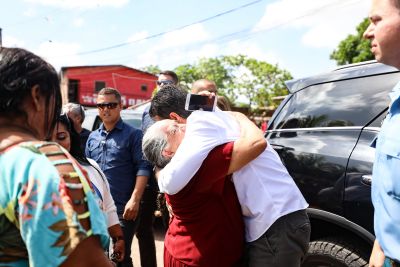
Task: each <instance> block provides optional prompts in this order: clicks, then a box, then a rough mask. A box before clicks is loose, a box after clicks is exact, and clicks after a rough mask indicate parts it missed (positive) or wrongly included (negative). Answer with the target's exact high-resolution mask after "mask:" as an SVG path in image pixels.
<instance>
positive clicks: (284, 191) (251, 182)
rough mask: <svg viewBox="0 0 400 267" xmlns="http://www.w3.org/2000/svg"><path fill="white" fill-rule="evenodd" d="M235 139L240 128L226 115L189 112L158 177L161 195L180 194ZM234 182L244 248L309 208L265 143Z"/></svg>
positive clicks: (270, 148)
mask: <svg viewBox="0 0 400 267" xmlns="http://www.w3.org/2000/svg"><path fill="white" fill-rule="evenodd" d="M239 135H240V129H239V124H238V122H237V121H236V120H235V118H234V117H232V115H230V114H229V113H227V112H223V111H220V110H216V111H215V112H208V111H195V112H193V113H192V114H191V115H190V116H189V117H188V119H187V122H186V133H185V137H184V139H183V141H182V143H181V144H180V146H179V148H178V150H177V151H176V153H175V155H174V157H173V158H172V159H171V162H170V163H169V164H168V165H167V166H166V167H165V168H164V169H163V170H162V171H161V172H160V175H159V179H158V184H159V187H160V190H161V192H166V193H168V194H176V193H178V192H179V191H180V190H181V189H182V188H184V187H185V185H186V184H187V183H188V182H189V181H190V179H191V178H192V177H193V176H194V175H195V174H196V172H197V171H198V170H199V168H200V166H201V165H202V163H203V161H204V159H205V158H206V157H207V155H208V153H209V152H210V151H211V150H212V149H213V148H215V147H216V146H218V145H221V144H224V143H227V142H231V141H234V140H236V139H238V137H239ZM233 182H234V185H235V189H236V192H237V196H238V199H239V202H240V205H241V208H242V213H243V216H244V222H245V229H246V241H247V242H251V241H254V240H256V239H258V238H259V237H260V236H261V235H262V234H263V233H265V232H266V231H267V230H268V228H269V227H270V226H271V225H272V224H273V223H274V222H275V221H276V220H277V219H278V218H280V217H282V216H284V215H286V214H289V213H292V212H294V211H297V210H302V209H305V208H307V207H308V204H307V202H306V201H305V199H304V197H303V195H302V194H301V192H300V190H299V189H298V188H297V186H296V184H295V183H294V181H293V179H292V177H291V176H290V175H289V173H288V172H287V170H286V168H285V167H284V165H283V164H282V162H281V160H280V158H279V156H278V154H277V153H276V151H275V150H274V149H273V148H272V147H271V146H270V144H269V143H268V144H267V148H266V149H265V151H264V152H263V153H261V154H260V155H259V156H258V157H257V158H256V159H254V160H253V161H251V162H250V163H248V164H247V165H246V166H244V167H243V168H241V169H240V170H238V171H236V172H235V173H233Z"/></svg>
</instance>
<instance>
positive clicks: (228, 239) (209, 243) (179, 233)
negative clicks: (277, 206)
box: [142, 114, 266, 267]
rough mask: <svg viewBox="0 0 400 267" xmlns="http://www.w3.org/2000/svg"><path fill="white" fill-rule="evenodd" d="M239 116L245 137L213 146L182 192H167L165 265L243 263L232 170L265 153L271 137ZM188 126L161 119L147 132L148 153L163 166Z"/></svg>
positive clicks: (145, 147)
mask: <svg viewBox="0 0 400 267" xmlns="http://www.w3.org/2000/svg"><path fill="white" fill-rule="evenodd" d="M235 117H236V118H237V119H238V123H239V124H240V125H241V126H242V127H243V128H244V129H246V130H244V131H242V132H241V135H240V137H239V138H238V139H237V140H236V141H235V142H226V143H225V144H221V145H219V146H217V147H215V148H214V149H212V150H211V151H210V153H208V155H207V156H206V158H205V159H204V161H203V162H202V164H201V166H200V168H199V169H198V171H197V172H196V173H195V174H194V176H193V177H192V179H191V181H190V182H189V183H188V184H187V185H186V186H184V188H183V189H182V190H180V192H178V193H176V194H171V195H169V194H167V195H166V200H167V202H168V204H169V205H170V207H171V210H172V217H171V222H170V225H169V228H168V231H167V233H166V237H165V241H164V244H165V249H164V266H207V267H208V266H219V267H231V266H243V265H242V263H243V252H244V225H243V219H242V213H241V209H240V204H239V201H238V198H237V194H236V191H235V186H234V184H233V183H232V180H231V175H230V174H232V173H233V172H234V171H237V170H238V169H240V168H242V167H243V166H244V165H246V164H247V163H249V162H250V161H251V160H253V159H255V158H256V157H257V156H258V155H260V153H261V152H262V151H264V149H265V147H266V141H265V139H264V137H263V134H262V132H261V131H260V130H259V129H258V128H257V127H256V126H255V125H254V124H252V123H251V121H249V120H248V119H247V118H246V117H245V116H244V115H243V114H235ZM185 131H186V125H185V124H179V123H177V122H176V121H173V120H163V121H158V122H156V123H155V124H154V125H152V126H151V127H150V128H148V130H147V132H146V133H145V135H144V137H143V143H142V147H143V153H144V155H145V157H146V158H147V159H148V160H149V161H150V162H152V163H153V164H154V165H155V166H157V167H159V168H162V167H164V166H165V165H166V164H167V163H168V161H169V160H170V159H171V157H173V156H174V153H175V152H176V150H177V149H178V147H179V145H180V143H181V142H182V140H183V138H184V135H185ZM176 264H178V265H176Z"/></svg>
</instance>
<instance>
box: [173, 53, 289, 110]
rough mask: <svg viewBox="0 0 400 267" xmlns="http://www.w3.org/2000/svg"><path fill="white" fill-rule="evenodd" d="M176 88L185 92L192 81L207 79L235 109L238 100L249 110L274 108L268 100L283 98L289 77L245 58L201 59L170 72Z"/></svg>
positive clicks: (281, 71)
mask: <svg viewBox="0 0 400 267" xmlns="http://www.w3.org/2000/svg"><path fill="white" fill-rule="evenodd" d="M174 71H175V72H176V74H177V75H178V77H179V80H180V85H181V86H182V87H183V88H186V89H187V90H189V89H190V88H191V86H192V84H193V82H194V81H196V80H199V79H209V80H212V81H214V82H215V83H216V85H217V87H218V91H219V93H220V94H222V95H224V96H226V97H227V98H228V99H229V101H230V102H231V103H233V104H234V105H236V106H243V103H239V101H238V99H239V97H242V98H244V99H246V103H245V104H246V105H247V106H249V107H250V108H257V107H265V106H271V105H274V103H273V102H272V101H271V98H272V97H274V96H281V95H286V94H287V89H286V86H285V84H284V81H286V80H289V79H292V76H291V74H290V73H289V72H288V71H286V70H282V69H280V68H279V67H278V66H277V65H271V64H269V63H267V62H265V61H259V60H256V59H254V58H249V57H247V56H245V55H236V56H219V57H215V58H202V59H200V60H199V61H198V62H196V63H194V64H184V65H180V66H178V67H176V68H175V69H174Z"/></svg>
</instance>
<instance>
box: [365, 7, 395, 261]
mask: <svg viewBox="0 0 400 267" xmlns="http://www.w3.org/2000/svg"><path fill="white" fill-rule="evenodd" d="M370 21H371V23H370V25H369V27H368V28H367V29H366V31H365V33H364V37H365V38H367V39H369V40H371V47H372V48H371V51H372V53H373V54H374V55H375V58H376V60H377V61H379V62H381V63H384V64H387V65H391V66H394V67H396V68H397V69H400V1H399V0H372V8H371V12H370ZM390 99H391V103H390V106H389V112H388V114H387V115H386V118H385V120H384V122H383V124H382V127H381V131H380V133H379V134H378V138H377V140H376V142H374V145H375V146H376V152H375V162H374V167H373V171H372V181H373V182H372V190H371V191H372V203H373V205H374V208H375V215H374V230H375V235H376V240H375V243H374V247H373V250H372V254H371V257H370V262H369V266H371V267H378V266H400V253H399V252H400V213H399V212H398V211H399V210H400V190H399V188H400V157H399V155H400V137H399V134H398V132H399V131H400V82H399V83H398V84H397V85H396V86H395V88H394V89H393V91H392V93H390Z"/></svg>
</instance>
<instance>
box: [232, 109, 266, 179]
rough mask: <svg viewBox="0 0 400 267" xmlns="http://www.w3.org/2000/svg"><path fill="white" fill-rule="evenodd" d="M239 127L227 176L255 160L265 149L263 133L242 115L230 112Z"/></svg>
mask: <svg viewBox="0 0 400 267" xmlns="http://www.w3.org/2000/svg"><path fill="white" fill-rule="evenodd" d="M232 115H233V116H234V117H235V118H236V120H237V121H238V123H239V125H240V137H239V139H237V140H236V141H235V143H234V146H233V151H232V159H231V163H230V165H229V169H228V174H231V173H233V172H235V171H237V170H239V169H241V168H242V167H243V166H245V165H246V164H247V163H249V162H250V161H252V160H254V159H255V158H257V157H258V156H259V155H260V154H261V153H262V152H263V151H264V150H265V148H266V147H267V141H266V140H265V138H264V134H263V132H262V131H261V130H260V129H259V128H258V127H257V126H256V125H255V124H254V123H253V122H252V121H250V120H249V119H248V118H247V117H246V116H245V115H244V114H242V113H239V112H232Z"/></svg>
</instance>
